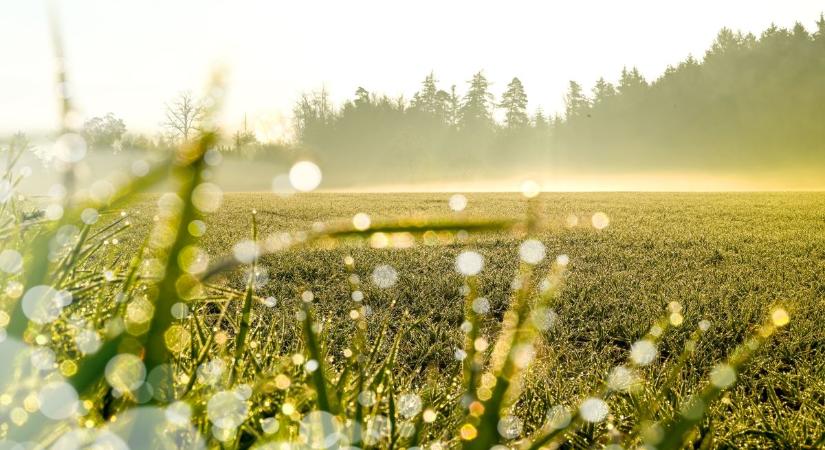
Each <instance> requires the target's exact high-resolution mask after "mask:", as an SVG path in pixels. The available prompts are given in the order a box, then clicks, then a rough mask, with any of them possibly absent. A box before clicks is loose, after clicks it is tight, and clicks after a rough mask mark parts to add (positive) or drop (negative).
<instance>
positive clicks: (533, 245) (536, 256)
mask: <svg viewBox="0 0 825 450" xmlns="http://www.w3.org/2000/svg"><path fill="white" fill-rule="evenodd" d="M545 253H546V250H545V248H544V244H542V243H541V242H540V241H537V240H535V239H530V240H527V241H524V242H522V243H521V245H520V246H519V248H518V255H519V258H521V260H522V261H524V262H526V263H527V264H538V263H539V262H541V260H542V259H544V255H545Z"/></svg>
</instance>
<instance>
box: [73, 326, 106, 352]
mask: <svg viewBox="0 0 825 450" xmlns="http://www.w3.org/2000/svg"><path fill="white" fill-rule="evenodd" d="M74 342H75V344H76V345H77V349H78V350H79V351H80V353H81V354H83V355H91V354H93V353H96V352H97V351H98V350H99V349H100V346H101V345H102V341H101V339H100V335H99V334H97V332H96V331H95V330H92V329H89V328H86V329H83V330H80V331H78V332H77V335H76V336H75V338H74Z"/></svg>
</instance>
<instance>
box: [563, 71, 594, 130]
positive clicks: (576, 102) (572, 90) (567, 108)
mask: <svg viewBox="0 0 825 450" xmlns="http://www.w3.org/2000/svg"><path fill="white" fill-rule="evenodd" d="M589 107H590V100H589V99H588V98H587V97H586V96H585V95H584V93H583V92H582V87H581V85H580V84H579V83H576V82H575V81H573V80H570V87H569V88H568V90H567V95H565V96H564V112H565V114H566V115H567V119H568V120H569V119H571V118H573V117H579V116H582V115H584V114H586V112H587V109H588V108H589Z"/></svg>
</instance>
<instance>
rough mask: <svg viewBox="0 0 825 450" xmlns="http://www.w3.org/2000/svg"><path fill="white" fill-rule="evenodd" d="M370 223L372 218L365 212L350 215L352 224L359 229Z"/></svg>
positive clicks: (367, 226)
mask: <svg viewBox="0 0 825 450" xmlns="http://www.w3.org/2000/svg"><path fill="white" fill-rule="evenodd" d="M371 223H372V220H371V219H370V216H369V215H367V214H366V213H358V214H356V215H355V216H353V217H352V226H353V227H355V229H356V230H359V231H364V230H366V229H368V228H369V227H370V224H371Z"/></svg>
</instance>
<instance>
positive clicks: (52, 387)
mask: <svg viewBox="0 0 825 450" xmlns="http://www.w3.org/2000/svg"><path fill="white" fill-rule="evenodd" d="M38 401H39V403H40V412H41V413H43V415H44V416H46V417H48V418H49V419H52V420H63V419H68V418H69V417H71V416H72V415H74V414H75V413H76V412H77V411H78V409H79V406H80V403H79V402H78V396H77V391H75V389H74V387H72V385H70V384H69V383H66V382H64V381H55V382H51V383H49V384H47V385H45V386H43V388H41V389H40V392H39V393H38Z"/></svg>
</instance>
